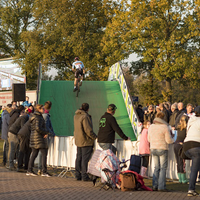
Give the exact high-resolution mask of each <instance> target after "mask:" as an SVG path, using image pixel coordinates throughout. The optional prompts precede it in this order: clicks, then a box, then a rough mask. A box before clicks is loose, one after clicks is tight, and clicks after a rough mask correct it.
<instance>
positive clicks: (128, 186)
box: [119, 172, 136, 191]
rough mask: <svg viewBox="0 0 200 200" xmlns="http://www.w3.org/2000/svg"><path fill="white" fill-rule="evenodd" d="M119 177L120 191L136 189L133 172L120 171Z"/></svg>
mask: <svg viewBox="0 0 200 200" xmlns="http://www.w3.org/2000/svg"><path fill="white" fill-rule="evenodd" d="M119 177H120V180H121V191H130V190H135V189H136V177H135V174H132V173H130V172H128V173H120V175H119Z"/></svg>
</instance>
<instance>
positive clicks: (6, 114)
mask: <svg viewBox="0 0 200 200" xmlns="http://www.w3.org/2000/svg"><path fill="white" fill-rule="evenodd" d="M11 111H12V108H6V109H5V110H4V113H3V118H2V130H1V139H3V140H7V139H8V126H9V121H10V112H11Z"/></svg>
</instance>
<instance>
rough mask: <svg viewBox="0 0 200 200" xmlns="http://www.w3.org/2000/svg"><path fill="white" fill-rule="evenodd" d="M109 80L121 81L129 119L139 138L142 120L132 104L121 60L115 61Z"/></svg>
mask: <svg viewBox="0 0 200 200" xmlns="http://www.w3.org/2000/svg"><path fill="white" fill-rule="evenodd" d="M108 81H118V82H119V85H120V88H121V92H122V96H123V98H124V102H125V105H126V109H127V112H128V115H129V119H130V121H131V125H132V127H133V130H134V133H135V136H136V138H137V137H138V134H139V133H140V131H141V122H140V121H139V119H138V116H137V114H136V111H135V109H134V106H133V104H132V97H131V96H130V94H129V91H128V87H127V84H126V80H125V77H124V75H123V71H122V68H121V65H120V63H119V62H118V63H115V64H114V65H112V66H111V67H110V73H109V77H108Z"/></svg>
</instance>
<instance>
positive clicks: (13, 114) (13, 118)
mask: <svg viewBox="0 0 200 200" xmlns="http://www.w3.org/2000/svg"><path fill="white" fill-rule="evenodd" d="M22 110H25V108H24V106H22V105H20V106H19V107H18V108H17V109H14V110H12V111H11V113H10V121H9V125H8V128H10V127H11V125H12V124H13V123H14V122H15V121H16V119H17V118H18V117H19V115H20V113H21V111H22Z"/></svg>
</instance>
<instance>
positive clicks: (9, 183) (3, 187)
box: [0, 167, 200, 200]
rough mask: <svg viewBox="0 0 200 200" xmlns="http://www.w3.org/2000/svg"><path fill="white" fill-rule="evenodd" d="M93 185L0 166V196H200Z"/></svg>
mask: <svg viewBox="0 0 200 200" xmlns="http://www.w3.org/2000/svg"><path fill="white" fill-rule="evenodd" d="M99 189H100V188H99V187H93V184H92V182H83V181H76V180H75V179H74V178H60V177H56V176H54V177H50V178H47V177H39V176H38V177H28V176H26V174H25V173H17V172H11V171H9V170H7V169H6V168H4V167H0V200H7V199H9V200H12V199H14V200H18V199H20V200H26V199H27V200H32V199H35V200H38V199H40V200H43V199H48V200H51V199H53V200H54V199H55V200H56V199H58V200H60V199H70V200H71V199H82V200H84V199H87V200H90V199H91V200H93V199H95V200H98V199H103V200H106V199H109V200H112V199H116V200H117V199H119V200H122V199H125V200H129V199H131V200H133V199H134V200H137V199H139V200H148V199H152V200H164V199H167V200H171V199H172V200H177V199H180V200H182V199H191V198H192V199H200V197H187V193H185V192H167V193H166V192H165V193H164V192H147V191H133V192H121V191H119V190H116V191H115V192H114V191H112V190H108V191H105V190H103V189H102V190H101V191H99Z"/></svg>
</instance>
